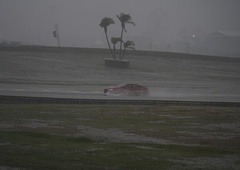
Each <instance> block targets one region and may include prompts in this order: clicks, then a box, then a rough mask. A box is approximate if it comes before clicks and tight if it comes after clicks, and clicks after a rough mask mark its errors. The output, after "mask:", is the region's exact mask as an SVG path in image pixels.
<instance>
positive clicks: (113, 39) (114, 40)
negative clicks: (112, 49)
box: [111, 37, 124, 44]
mask: <svg viewBox="0 0 240 170" xmlns="http://www.w3.org/2000/svg"><path fill="white" fill-rule="evenodd" d="M111 42H112V43H113V44H117V43H118V42H122V43H124V42H123V40H122V39H121V37H112V38H111Z"/></svg>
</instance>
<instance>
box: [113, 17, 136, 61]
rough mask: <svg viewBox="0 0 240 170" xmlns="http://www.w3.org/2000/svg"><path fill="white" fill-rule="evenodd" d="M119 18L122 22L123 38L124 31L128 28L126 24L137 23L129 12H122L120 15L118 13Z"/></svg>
mask: <svg viewBox="0 0 240 170" xmlns="http://www.w3.org/2000/svg"><path fill="white" fill-rule="evenodd" d="M117 18H118V19H119V21H120V22H121V26H122V30H121V39H123V31H125V32H127V30H126V24H132V25H134V26H135V23H134V22H133V21H132V17H131V16H130V15H129V14H124V13H121V14H120V15H117ZM122 44H123V43H122V42H121V43H120V55H119V58H120V59H121V58H122Z"/></svg>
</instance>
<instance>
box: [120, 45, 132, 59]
mask: <svg viewBox="0 0 240 170" xmlns="http://www.w3.org/2000/svg"><path fill="white" fill-rule="evenodd" d="M134 46H135V43H134V42H133V41H126V42H125V43H124V44H123V47H124V50H123V55H122V58H121V60H123V58H124V56H125V52H126V49H127V48H128V49H132V50H135V48H134Z"/></svg>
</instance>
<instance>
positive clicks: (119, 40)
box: [111, 37, 123, 59]
mask: <svg viewBox="0 0 240 170" xmlns="http://www.w3.org/2000/svg"><path fill="white" fill-rule="evenodd" d="M111 42H112V44H113V53H114V59H117V56H116V44H117V43H118V42H123V40H122V39H121V37H117V38H116V37H112V38H111Z"/></svg>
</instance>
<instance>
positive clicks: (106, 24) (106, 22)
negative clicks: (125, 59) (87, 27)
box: [99, 17, 115, 59]
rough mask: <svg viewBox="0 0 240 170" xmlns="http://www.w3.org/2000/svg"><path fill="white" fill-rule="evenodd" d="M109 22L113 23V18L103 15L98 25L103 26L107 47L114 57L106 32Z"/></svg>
mask: <svg viewBox="0 0 240 170" xmlns="http://www.w3.org/2000/svg"><path fill="white" fill-rule="evenodd" d="M111 24H115V22H114V20H113V19H112V18H108V17H105V18H103V19H102V21H101V23H100V24H99V25H100V27H102V28H104V33H105V35H106V39H107V43H108V47H109V49H110V51H111V54H112V57H113V59H115V56H114V53H113V51H112V48H111V46H110V43H109V39H108V34H107V28H108V26H109V25H111Z"/></svg>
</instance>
